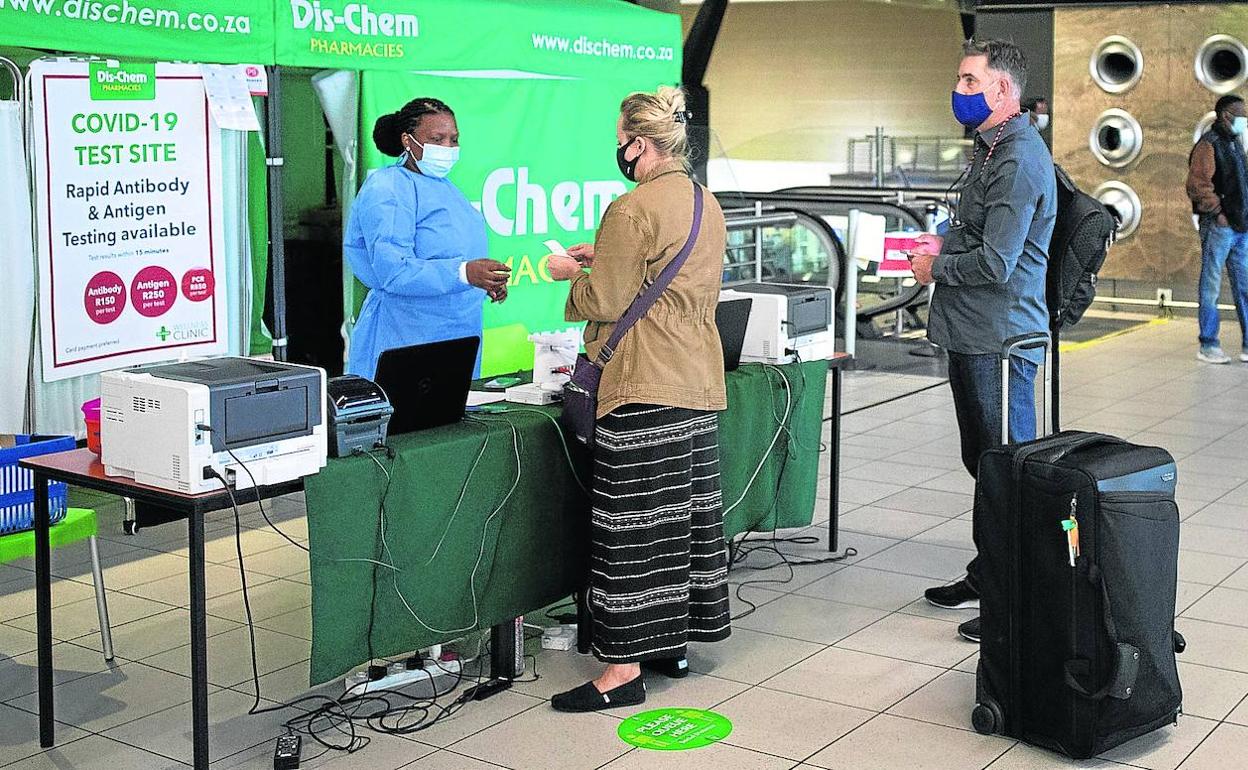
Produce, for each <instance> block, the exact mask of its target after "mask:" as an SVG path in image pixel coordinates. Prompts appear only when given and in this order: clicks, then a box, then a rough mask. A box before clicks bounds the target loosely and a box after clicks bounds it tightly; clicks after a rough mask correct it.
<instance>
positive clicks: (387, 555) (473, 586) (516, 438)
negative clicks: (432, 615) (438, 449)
mask: <svg viewBox="0 0 1248 770" xmlns="http://www.w3.org/2000/svg"><path fill="white" fill-rule="evenodd" d="M468 419H469V420H471V421H473V422H479V423H481V424H483V425H485V426H486V430H487V440H488V432H489V423H490V421H489V420H482V419H479V418H476V417H470V418H468ZM503 421H504V422H506V423H507V424H508V426H509V427H510V429H511V435H512V448H513V450H514V452H515V458H516V475H515V478H514V480H513V481H512V485H511V487H510V489H508V490H507V494H506V495H505V496H504V497H503V499H502V500H501V501H500V502H499V503H498V505H497V506H496V507H495V508H494V510H493V511H491V513H490V514H489V516H487V517H486V519H485V523H484V524H483V525H482V528H481V544H480V546H479V548H478V550H477V559H476V562H475V563H474V564H473V568H472V573H471V575H470V577H469V582H468V586H469V593H470V595H471V597H472V613H473V619H472V622H471V623H470V624H469V625H466V626H464V627H462V628H454V629H441V628H435V627H433V626H431V625H429V624H428V623H426V622H425V621H424V620H423V619H422V618H421V617H420V616H419V615H418V614H417V613H416V611H415V610H414V609H412V606H411V604H410V603H409V602H408V601H407V597H405V596H404V595H403V592H402V590H401V589H400V588H399V581H398V572H399V570H398V568H397V567H395V566H394V557H393V554H392V553H391V551H390V544H389V542H388V541H387V540H386V513H385V500H384V498H383V500H382V505H381V514H380V515H381V526H380V532H381V544H382V552H383V558H384V559H385V560H386V561H387V562H389V564H390V566H391V568H392V570H393V571H392V572H391V573H390V574H391V579H392V582H393V586H394V592H395V594H396V595H397V596H398V597H399V601H400V602H401V603H402V604H403V606H404V608H405V609H407V611H408V613H409V614H410V615H411V616H412V618H413V619H414V620H415V621H416V622H417V623H418V624H420V626H421V627H422V628H424V629H425V630H427V631H429V632H430V633H433V634H438V635H441V636H453V635H455V634H462V633H467V632H470V631H473V630H475V629H476V628H477V627H478V626H479V625H480V622H481V614H480V599H479V597H478V596H477V574H478V572H479V571H480V568H481V563H482V561H483V560H484V558H485V545H486V541H487V540H488V539H489V530H490V525H491V524H493V522H494V519H495V518H497V517H498V515H499V513H500V512H501V511H502V510H503V508H504V507H505V506H506V505H507V503H508V502H509V501H510V500H511V497H512V495H514V494H515V491H516V489H517V487H519V486H520V477H521V450H520V448H521V439H520V432H519V430H517V428H516V426H515V424H514V423H512V422H511V420H508V419H506V418H505V417H504V418H503ZM475 470H476V466H475V465H474V466H473V467H472V468H471V469H470V470H469V473H468V477H467V478H466V479H465V481H464V486H465V488H467V486H468V485H469V484H470V483H471V480H472V476H473V473H474V472H475ZM426 566H428V564H426Z"/></svg>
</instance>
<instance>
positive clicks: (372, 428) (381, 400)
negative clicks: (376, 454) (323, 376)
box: [326, 374, 394, 457]
mask: <svg viewBox="0 0 1248 770" xmlns="http://www.w3.org/2000/svg"><path fill="white" fill-rule="evenodd" d="M326 395H327V398H326V400H327V404H326V413H327V414H328V416H329V456H330V457H350V456H351V455H353V454H355V453H357V452H367V451H368V450H370V449H374V448H376V447H379V446H385V443H386V432H387V430H388V428H389V425H390V416H391V415H392V414H394V407H392V406H391V405H390V399H389V398H387V397H386V392H385V391H384V390H382V389H381V386H379V385H378V384H377V383H375V382H373V381H372V380H366V379H364V378H363V377H357V376H356V375H354V374H348V375H346V376H344V377H334V378H332V379H330V380H329V383H328V385H327V387H326Z"/></svg>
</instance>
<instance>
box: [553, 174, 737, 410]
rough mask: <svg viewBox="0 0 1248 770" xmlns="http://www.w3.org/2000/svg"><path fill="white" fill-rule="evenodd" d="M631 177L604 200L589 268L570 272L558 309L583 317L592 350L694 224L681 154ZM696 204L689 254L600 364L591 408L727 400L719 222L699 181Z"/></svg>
mask: <svg viewBox="0 0 1248 770" xmlns="http://www.w3.org/2000/svg"><path fill="white" fill-rule="evenodd" d="M639 181H640V183H639V184H638V185H637V187H636V188H634V189H633V190H632V191H631V192H629V193H627V194H625V195H624V196H623V197H621V198H619V199H618V200H616V201H614V202H612V204H611V205H610V206H609V207H608V208H607V211H606V213H605V214H604V215H603V218H602V224H601V225H600V226H599V228H598V236H597V238H596V239H595V241H594V265H593V268H592V270H591V271H590V272H588V273H582V274H580V275H578V276H576V277H575V278H573V279H572V283H571V286H570V288H569V290H568V303H567V308H566V312H565V315H566V318H567V320H569V321H588V322H589V323H588V324H586V326H585V353H586V355H588V356H589V358H590V359H591V360H592V359H594V358H595V357H596V356H597V355H598V351H599V350H600V349H601V348H602V345H603V344H604V343H606V341H607V338H608V337H610V336H611V330H612V329H613V328H614V327H615V324H616V322H617V321H619V320H620V318H622V317H623V315H624V311H625V310H627V309H628V306H629V304H630V303H632V301H633V299H634V298H636V297H637V295H638V293H640V292H641V289H642V284H643V282H644V283H645V284H647V285H648V284H650V283H652V282H653V281H654V280H655V279H656V278H657V277H658V275H659V273H660V272H661V271H662V270H663V268H664V267H665V266H666V265H667V264H668V263H669V262H671V261H672V259H673V258H675V256H676V254H677V253H679V252H680V249H681V247H683V246H684V245H685V241H686V240H687V239H688V237H689V228H690V227H691V226H692V224H693V183H692V182H691V181H690V179H689V175H688V174H687V173H686V172H685V168H684V166H683V164H681V163H680V161H675V160H674V161H670V162H668V163H664V164H662V165H660V166H658V167H656V168H655V169H653V170H652V171H651V172H650V173H649V174H648V175H647V176H646V177H644V178H643V179H641V180H639ZM702 205H703V211H702V229H701V233H700V234H699V236H698V240H697V243H696V245H695V246H694V248H693V251H692V252H691V253H690V255H689V259H688V260H687V261H686V262H685V265H684V267H683V268H681V270H680V272H679V273H677V274H676V278H675V279H674V280H673V281H672V283H671V285H670V286H668V288H667V291H665V292H663V294H662V296H660V297H659V300H658V302H656V303H655V304H654V306H653V307H652V308H650V312H649V313H647V314H646V316H645V317H644V318H642V319H641V320H640V321H638V322H637V324H636V325H635V326H633V328H632V329H630V330H629V331H628V333H627V334H625V335H624V339H623V340H621V341H620V345H619V347H618V348H617V349H616V351H615V355H614V356H613V357H612V359H611V362H610V363H609V364H608V365H607V366H606V367H605V368H604V369H603V372H602V381H601V382H600V383H599V385H598V416H599V417H602V416H603V415H605V414H608V413H610V412H611V411H613V410H615V409H617V408H619V407H621V406H624V405H626V404H654V405H656V406H672V407H678V408H683V409H694V410H698V411H720V410H723V409H726V408H727V406H728V398H727V394H726V391H725V388H724V354H723V350H722V348H721V347H720V342H719V330H718V329H717V328H716V326H715V307H716V305H718V304H719V288H720V283H721V280H722V275H723V269H724V244H725V241H726V240H727V230H726V228H725V225H724V213H723V211H722V210H721V209H720V207H719V203H718V202H717V201H716V200H715V196H714V195H713V194H711V193H710V191H708V190H706V189H705V188H704V189H703V191H702Z"/></svg>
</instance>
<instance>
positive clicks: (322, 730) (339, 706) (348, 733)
mask: <svg viewBox="0 0 1248 770" xmlns="http://www.w3.org/2000/svg"><path fill="white" fill-rule="evenodd" d="M507 422H508V423H509V424H510V420H508V421H507ZM511 429H512V434H513V445H514V449H515V452H516V463H517V466H516V467H517V477H516V480H515V482H514V483H513V485H512V488H511V490H509V492H508V494H507V496H505V497H504V499H503V501H502V502H501V503H500V504H499V505H498V507H497V508H496V509H495V510H494V511H493V513H491V516H490V518H489V519H487V521H486V525H485V527H486V529H487V531H488V527H489V524H490V521H491V520H492V519H493V518H494V517H495V516H496V515H497V514H498V512H499V511H501V509H502V508H503V506H505V505H506V503H507V501H508V500H509V499H510V497H511V495H512V494H513V493H514V491H515V488H516V486H518V484H519V473H520V438H519V433H518V431H517V430H516V428H515V426H514V424H512V425H511ZM487 430H488V428H487ZM388 451H389V450H388ZM363 454H365V455H367V456H368V457H369V458H370V459H371V460H372V461H373V462H374V464H376V465H377V466H378V468H379V469H380V470H381V471H382V473H383V475H385V477H386V486H385V487H384V489H383V493H382V499H381V506H380V517H381V522H380V523H381V526H380V528H379V540H380V541H381V543H382V547H383V549H384V550H385V551H386V557H387V558H391V555H390V553H389V545H388V544H387V543H385V497H386V496H387V495H388V494H389V490H390V481H391V479H392V474H391V473H390V472H389V470H387V469H386V467H385V466H384V465H383V464H382V463H381V462H380V461H379V460H378V459H377V458H376V456H375V455H373V453H372V452H364V453H363ZM234 459H235V461H236V462H238V458H237V457H235V458H234ZM239 464H240V465H242V463H241V462H239ZM243 467H244V468H246V466H243ZM208 472H209V474H210V475H211V476H213V477H215V478H216V479H218V480H219V481H220V482H221V483H222V485H223V486H224V488H225V491H226V494H227V495H228V496H229V498H230V504H231V508H232V510H233V513H234V535H235V550H236V552H237V555H238V559H239V575H240V581H241V583H242V594H243V608H244V612H245V614H246V617H247V630H248V638H249V642H250V653H251V670H252V682H253V687H254V691H253V695H254V700H253V703H252V706H251V708H250V709H248V712H247V713H248V714H249V715H256V714H266V713H272V712H277V711H283V710H286V709H298V710H300V711H301V712H302V713H300V714H298V715H296V716H294V717H292V718H291V719H289V720H287V721H286V722H285V723H284V724H283V727H284V729H285V730H286V733H287V734H300V735H306V736H308V737H309V738H310V739H311V740H312V741H314V742H316V743H317V744H319V745H320V746H322V747H323V750H322V751H321V752H319V753H318V754H316V755H314V756H311V757H305V758H304V759H305V761H308V760H311V759H316V758H318V757H321V756H324V755H325V754H326V753H328V752H330V751H343V752H346V753H348V754H353V753H355V752H357V751H359V750H361V749H363V748H365V747H366V746H368V745H369V743H370V742H371V740H372V739H371V738H369V737H368V736H366V735H361V734H360V733H359V730H358V729H357V723H358V724H359V725H360V726H363V727H365V728H367V729H369V730H371V731H373V732H377V733H383V734H391V735H407V734H411V733H414V732H418V731H421V730H426V729H428V728H430V727H432V726H433V725H435V724H437V723H438V722H440V721H442V720H444V719H446V718H448V717H450V716H452V715H454V714H455V713H456V712H458V711H459V710H460V709H462V708H463V707H464V706H465V705H466V704H467V703H468V702H469V701H471V700H472V697H471V696H472V691H465V692H464V693H462V694H461V695H460V696H458V697H457V698H456V699H455V700H454V701H452V702H451V703H450V704H449V705H445V706H444V705H442V704H440V703H439V702H438V701H439V699H441V698H443V697H445V696H447V695H449V694H450V693H452V692H454V691H455V690H456V689H458V688H459V687H460V685H461V684H462V683H463V682H464V680H465V674H464V669H465V666H466V665H468V664H469V663H473V662H477V663H478V666H477V667H478V673H477V677H476V680H477V684H478V685H480V684H481V683H482V679H483V675H482V669H483V667H482V666H481V665H480V662H479V658H480V655H481V649H482V645H483V644H484V641H485V635H484V634H483V635H482V636H480V637H479V638H478V641H477V655H476V656H474V657H472V658H469V659H467V660H461V662H460V666H459V668H458V670H457V671H455V672H451V671H449V670H448V669H446V668H445V667H444V666H443V665H442V664H441V663H440V662H439V661H434V665H435V666H436V667H437V668H439V669H441V670H442V671H443V672H445V673H447V674H451V673H453V675H454V676H455V680H454V682H453V683H452V684H451V686H450V687H449V688H447V689H446V690H442V691H439V688H438V685H437V680H436V679H435V678H434V676H433V674H432V672H430V671H428V670H427V669H425V673H426V674H427V676H428V684H429V685H430V686H431V690H432V692H431V694H430V695H427V696H425V695H412V694H409V693H405V692H403V691H402V690H394V691H386V692H384V694H377V693H371V692H368V691H365V692H363V693H360V694H359V695H352V694H350V692H349V691H348V692H344V694H343V695H342V696H339V697H338V698H331V697H329V696H325V695H312V696H305V697H302V698H298V699H295V700H293V701H290V702H287V703H281V704H276V705H273V706H268V707H264V708H261V707H260V704H261V700H262V699H261V695H260V672H259V663H258V659H257V654H256V640H255V622H254V617H253V614H252V610H251V599H250V588H249V586H248V584H247V573H246V568H245V566H244V564H243V558H244V557H243V550H242V514H241V511H240V509H239V505H238V499H237V497H236V495H235V489H234V487H233V485H231V484H230V483H229V481H228V480H227V479H226V478H225V477H224V476H223V475H221V474H220V473H219V472H217V471H216V470H215V469H210V470H209V471H208ZM252 483H253V485H254V484H255V480H254V478H253V479H252ZM257 489H258V488H257ZM274 529H276V528H274ZM484 540H485V536H484V535H483V539H482V545H481V548H480V551H479V553H478V562H477V564H476V565H475V566H474V570H473V582H472V585H471V588H472V592H473V597H474V615H475V616H476V619H475V620H474V627H475V625H476V623H478V622H479V617H480V616H479V612H478V608H477V606H476V604H477V602H476V589H475V575H476V570H477V567H479V566H480V560H481V557H482V555H483V553H484V549H485V544H484ZM342 561H348V560H346V559H344V560H342ZM350 561H363V562H371V563H372V564H373V568H374V581H375V580H376V568H377V567H378V566H385V567H387V568H389V569H390V570H392V574H393V573H397V572H398V571H399V570H398V568H396V567H395V566H394V565H393V559H392V558H391V563H390V564H386V563H385V562H382V561H379V560H376V559H350ZM395 588H396V592H397V591H398V587H397V582H396V586H395ZM374 590H375V582H374ZM399 596H400V598H401V599H403V597H402V594H401V593H400V594H399ZM403 601H404V604H405V605H406V604H407V602H406V600H405V599H404V600H403ZM370 604H371V605H373V606H374V607H375V604H376V601H375V596H374V601H373V602H370ZM408 609H409V611H411V608H410V606H409V607H408ZM412 614H413V617H416V615H415V613H414V612H413V613H412ZM371 619H372V618H371V616H370V621H371ZM416 619H417V621H418V622H420V619H419V618H418V617H417V618H416ZM422 625H424V626H425V627H426V629H428V630H430V631H434V632H435V633H437V630H436V629H432V628H430V627H429V626H428V625H427V624H424V623H422ZM448 633H454V632H448ZM369 655H370V664H371V663H372V660H375V659H376V658H375V656H373V650H372V633H371V631H370V633H369ZM525 658H526V660H532V662H533V674H534V676H533V678H532V679H527V680H515V681H535V680H536V679H537V678H539V677H540V675H539V674H538V672H537V658H536V656H533V655H526V656H525ZM419 681H420V682H423V681H424V680H419ZM414 684H415V683H414ZM312 704H316V706H315V708H311V707H310V706H311V705H312ZM412 716H415V717H416V720H415V721H414V722H409V721H408V720H409V719H410V718H411V717H412ZM334 735H340V736H344V737H345V738H346V740H345V741H337V740H334V738H333V736H334Z"/></svg>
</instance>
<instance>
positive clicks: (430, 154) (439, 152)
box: [412, 137, 459, 179]
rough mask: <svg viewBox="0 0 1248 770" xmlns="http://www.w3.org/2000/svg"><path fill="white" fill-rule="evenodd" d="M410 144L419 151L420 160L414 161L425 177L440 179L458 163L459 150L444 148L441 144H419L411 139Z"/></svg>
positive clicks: (456, 148)
mask: <svg viewBox="0 0 1248 770" xmlns="http://www.w3.org/2000/svg"><path fill="white" fill-rule="evenodd" d="M412 143H413V144H415V145H416V146H417V147H419V148H420V149H421V158H420V160H418V161H416V168H418V169H420V173H422V174H424V175H425V176H431V177H433V178H435V179H442V178H444V177H445V176H446V175H447V174H449V173H451V169H452V168H454V167H455V164H456V163H458V162H459V148H458V147H446V146H444V145H441V144H421V143H420V142H418V141H416V139H415V137H413V138H412Z"/></svg>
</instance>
